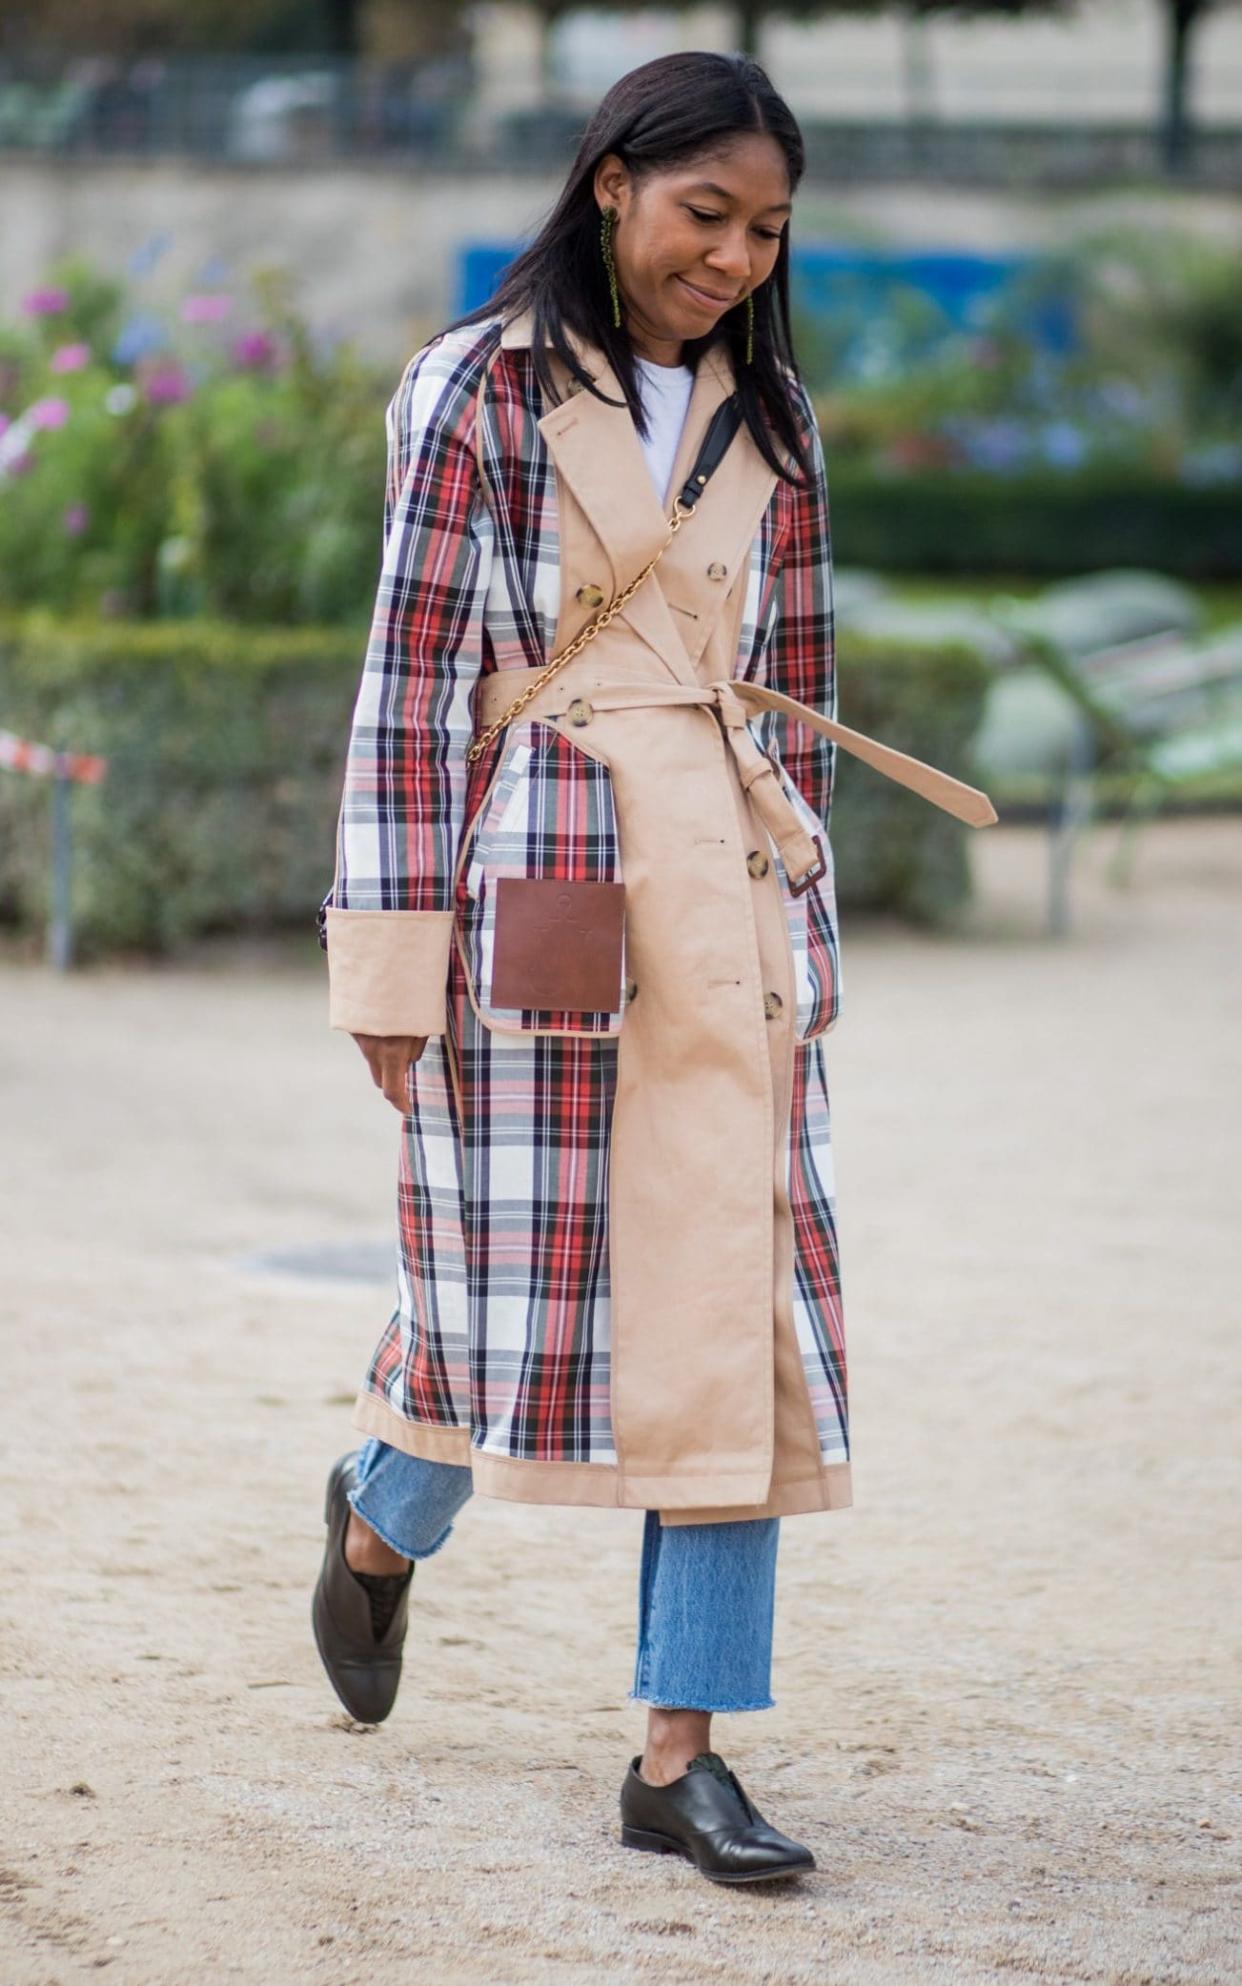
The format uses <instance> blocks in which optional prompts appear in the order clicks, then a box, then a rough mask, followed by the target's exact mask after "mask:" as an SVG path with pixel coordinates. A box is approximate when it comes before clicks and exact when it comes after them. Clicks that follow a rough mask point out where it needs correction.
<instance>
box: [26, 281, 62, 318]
mask: <svg viewBox="0 0 1242 1986" xmlns="http://www.w3.org/2000/svg"><path fill="white" fill-rule="evenodd" d="M68 308H69V292H68V290H66V289H61V288H60V287H59V285H57V284H52V283H49V284H47V285H45V286H44V288H43V289H41V290H31V292H30V294H29V296H24V297H23V298H22V309H23V310H24V311H25V313H26V315H27V317H59V316H61V314H62V313H63V312H64V311H66V310H68Z"/></svg>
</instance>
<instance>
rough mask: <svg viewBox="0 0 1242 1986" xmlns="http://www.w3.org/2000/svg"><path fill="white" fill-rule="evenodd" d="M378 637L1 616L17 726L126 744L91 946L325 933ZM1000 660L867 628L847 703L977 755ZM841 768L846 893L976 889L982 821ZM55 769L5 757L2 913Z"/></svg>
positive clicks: (873, 726) (42, 892)
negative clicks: (319, 915)
mask: <svg viewBox="0 0 1242 1986" xmlns="http://www.w3.org/2000/svg"><path fill="white" fill-rule="evenodd" d="M365 641H366V635H365V629H349V628H346V629H341V628H330V629H305V628H298V629H293V630H288V631H277V630H268V629H264V630H256V629H254V628H251V627H241V626H237V625H233V624H223V623H219V622H214V623H212V622H200V621H185V622H167V621H166V622H154V623H102V624H96V623H82V624H73V623H65V622H58V621H56V620H53V619H51V618H50V617H48V616H44V615H33V616H30V617H29V618H27V619H25V620H23V621H21V622H18V623H12V624H10V625H9V626H8V627H7V628H6V629H0V727H4V728H7V729H11V730H14V731H17V732H18V733H20V734H21V735H23V736H26V737H32V738H36V739H41V740H44V741H46V742H47V743H49V744H53V745H57V746H61V747H64V748H69V749H73V750H80V751H93V752H101V753H103V754H104V755H105V756H106V757H107V758H108V759H109V761H110V769H109V773H108V777H107V778H106V779H105V780H104V781H103V782H102V783H101V784H100V785H98V786H83V787H79V788H77V789H76V790H75V793H74V799H73V835H74V892H73V893H74V920H75V933H76V941H77V950H78V955H79V956H80V957H83V958H89V957H98V956H103V955H106V954H110V953H117V952H126V951H139V952H172V951H175V950H177V948H178V947H179V946H182V945H184V944H185V943H186V942H187V941H188V940H190V939H192V938H195V937H198V936H201V935H205V934H208V933H211V932H223V931H229V932H238V931H259V930H272V929H277V928H280V927H286V928H295V929H302V930H305V931H306V933H307V935H308V942H312V943H313V932H314V914H315V910H316V908H317V906H318V904H319V901H320V898H321V897H322V896H323V893H324V891H325V890H326V888H327V887H328V884H329V883H330V882H331V879H332V871H333V864H334V837H335V825H336V816H337V809H338V806H339V801H340V790H341V778H342V773H343V769H344V758H345V745H346V739H347V735H348V727H349V720H350V714H351V711H352V707H353V701H354V696H355V694H356V691H357V686H358V678H359V673H360V670H361V666H362V657H363V653H364V650H365ZM987 681H988V674H987V670H986V667H985V665H983V664H982V663H981V662H980V661H978V660H977V658H976V657H975V656H974V655H973V654H972V653H970V652H969V651H966V650H963V649H961V648H938V649H934V650H925V649H922V650H917V651H916V650H914V649H913V648H912V647H911V645H910V644H909V643H902V644H900V645H895V644H893V643H891V642H889V643H872V642H866V643H864V642H863V641H861V640H860V639H858V638H857V637H854V636H851V637H850V639H849V641H848V644H844V645H843V653H842V655H841V658H840V707H841V712H842V715H843V719H844V720H845V721H848V722H849V723H850V724H852V725H853V726H855V727H856V728H857V729H859V730H861V731H867V732H871V733H873V734H875V735H877V736H879V737H881V738H883V739H885V740H886V741H887V742H889V743H892V744H894V745H896V746H897V747H898V748H899V749H900V750H903V751H910V752H913V753H915V754H916V755H917V756H918V757H920V758H926V759H930V760H931V761H932V762H933V763H934V764H937V765H940V766H943V767H944V768H945V769H946V770H947V771H956V772H958V773H959V774H960V775H961V776H964V777H969V776H970V774H969V741H970V739H971V737H972V736H973V733H974V731H975V729H976V728H977V726H978V723H979V718H980V713H981V709H982V701H983V696H984V692H985V689H986V685H987ZM838 768H839V770H838V783H837V790H836V801H835V806H834V813H833V836H832V839H833V848H834V852H835V854H836V863H837V878H838V889H839V892H840V900H841V902H842V904H845V905H862V904H866V905H869V906H872V907H875V908H884V909H888V910H892V911H896V912H898V913H900V914H903V915H906V916H909V917H913V918H916V919H921V920H936V919H939V918H943V917H945V916H947V915H948V914H949V913H950V912H951V911H952V910H953V908H954V907H955V906H956V905H957V904H959V903H960V902H962V901H963V899H964V898H965V897H966V896H967V895H968V893H969V869H968V855H967V843H968V840H969V837H970V835H971V833H972V832H973V831H972V830H971V829H969V828H965V827H963V826H961V825H960V824H959V823H958V822H956V821H954V820H952V819H951V818H950V817H949V816H948V815H946V814H944V813H942V812H940V811H939V809H935V808H932V807H930V806H929V805H928V804H927V802H926V801H922V800H919V799H917V798H916V797H915V796H913V795H911V794H909V793H907V792H905V791H904V790H903V789H902V788H900V787H897V786H895V785H894V784H893V782H892V781H891V780H887V779H884V778H881V777H880V776H879V775H878V774H877V773H875V772H873V771H871V769H870V768H869V767H866V766H863V765H860V764H858V763H857V762H856V761H854V760H852V759H850V758H849V757H848V755H847V754H845V753H840V754H839V755H838ZM49 785H50V782H49V781H47V780H44V779H34V778H30V777H28V776H27V775H25V774H21V773H16V772H11V771H5V770H3V769H0V916H3V917H4V918H5V919H6V920H7V921H8V922H10V923H16V924H18V925H19V926H22V927H25V928H27V929H30V930H32V931H35V930H42V928H43V925H44V922H45V919H46V915H47V888H48V874H49V813H50V810H49V806H48V799H49Z"/></svg>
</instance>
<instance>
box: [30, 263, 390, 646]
mask: <svg viewBox="0 0 1242 1986" xmlns="http://www.w3.org/2000/svg"><path fill="white" fill-rule="evenodd" d="M26 303H27V310H26V313H25V322H24V324H23V325H22V326H21V327H20V328H18V327H12V326H10V327H5V328H4V329H3V332H2V333H0V411H2V414H3V417H4V418H3V420H2V421H0V428H2V427H4V426H6V425H7V433H4V432H0V597H2V598H3V600H4V601H5V603H6V604H7V605H9V606H17V607H21V606H33V605H37V604H40V603H55V605H56V607H57V608H58V610H59V611H62V612H95V613H99V614H101V615H104V616H120V617H124V618H133V617H138V618H158V617H166V616H172V617H175V616H181V615H186V614H200V613H201V614H207V615H209V616H218V617H227V618H229V619H235V620H242V621H255V622H261V623H268V622H276V621H280V622H286V623H298V622H323V621H329V620H337V619H348V618H350V617H351V616H355V615H358V614H361V613H364V612H365V611H366V605H367V600H366V596H367V593H368V589H373V586H374V582H375V579H376V577H377V575H378V569H379V556H380V538H381V522H382V514H383V490H384V457H385V438H384V406H385V403H386V399H387V397H388V396H389V394H390V393H391V390H392V387H393V385H395V381H384V380H381V379H380V378H379V377H378V376H377V375H376V374H375V372H374V371H372V370H370V369H368V368H366V367H364V366H363V365H362V363H361V362H360V361H359V360H358V359H357V357H356V356H355V354H354V353H353V352H352V350H351V349H350V348H349V347H348V346H338V347H336V348H334V349H331V350H329V349H325V348H323V347H321V346H319V345H317V344H316V342H315V341H314V339H313V338H312V337H311V335H310V333H309V332H308V331H307V329H306V327H305V325H304V324H303V323H302V321H301V320H300V318H299V317H298V315H297V313H296V311H295V310H294V308H293V306H292V303H291V300H290V298H289V296H288V294H287V291H286V289H285V287H284V285H283V283H282V282H281V281H280V279H279V278H278V277H276V276H275V275H270V276H268V277H266V278H260V279H259V280H258V281H257V282H256V284H255V286H254V294H253V296H252V299H251V301H250V302H249V304H248V305H246V306H244V307H243V306H242V305H241V304H240V303H239V300H238V299H237V298H234V297H232V296H230V295H229V294H228V293H227V292H224V291H218V290H217V291H209V292H207V293H205V294H204V295H202V296H199V297H189V298H186V299H185V300H184V301H183V304H182V321H181V322H180V323H179V324H176V325H174V324H170V323H168V322H167V321H166V319H163V318H161V317H160V316H159V315H158V314H157V313H153V312H150V311H145V310H144V311H139V312H135V311H133V310H128V311H127V310H126V308H125V307H124V298H123V296H122V293H121V292H120V291H119V290H118V288H117V287H116V286H115V285H112V284H108V283H105V282H103V281H102V280H101V279H99V278H98V277H96V276H94V275H93V274H92V273H91V272H90V271H89V269H85V268H84V267H83V266H82V265H81V264H77V263H70V264H67V265H63V266H62V267H61V268H60V269H59V270H57V271H54V272H53V277H52V279H51V280H50V281H49V282H48V283H47V284H46V285H44V286H43V288H42V289H41V290H39V291H36V292H34V293H32V295H31V297H29V298H28V299H26ZM6 457H7V461H6Z"/></svg>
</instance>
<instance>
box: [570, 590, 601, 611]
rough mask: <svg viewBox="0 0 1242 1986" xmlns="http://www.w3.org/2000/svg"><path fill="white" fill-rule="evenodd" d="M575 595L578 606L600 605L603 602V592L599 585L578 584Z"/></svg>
mask: <svg viewBox="0 0 1242 1986" xmlns="http://www.w3.org/2000/svg"><path fill="white" fill-rule="evenodd" d="M576 597H577V601H578V605H579V606H580V607H602V606H603V604H604V592H603V588H602V587H600V586H580V587H579V588H578V592H577V596H576Z"/></svg>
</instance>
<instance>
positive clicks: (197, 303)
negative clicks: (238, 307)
mask: <svg viewBox="0 0 1242 1986" xmlns="http://www.w3.org/2000/svg"><path fill="white" fill-rule="evenodd" d="M232 308H233V299H232V297H230V296H224V295H222V294H221V293H220V292H219V291H216V293H215V294H214V295H211V296H208V295H203V296H193V297H186V298H185V300H184V301H183V303H182V305H181V321H182V323H183V324H219V323H221V322H222V320H223V319H224V318H226V317H227V316H228V314H229V312H230V310H232Z"/></svg>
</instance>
